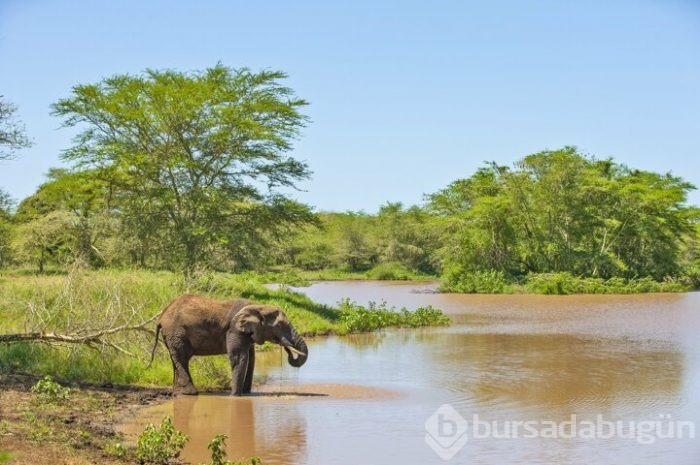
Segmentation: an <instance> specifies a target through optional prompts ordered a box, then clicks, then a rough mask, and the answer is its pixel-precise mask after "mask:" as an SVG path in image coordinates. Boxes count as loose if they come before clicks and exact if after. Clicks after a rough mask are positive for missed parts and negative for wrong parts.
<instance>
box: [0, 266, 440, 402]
mask: <svg viewBox="0 0 700 465" xmlns="http://www.w3.org/2000/svg"><path fill="white" fill-rule="evenodd" d="M264 282H265V279H264V277H261V276H260V275H257V274H253V273H244V274H239V275H231V274H224V273H206V274H201V275H199V276H195V277H190V278H188V279H185V278H183V277H182V275H178V274H175V273H171V272H150V271H141V270H138V271H134V270H131V271H122V270H98V271H89V270H79V269H78V270H72V271H71V272H68V273H66V274H54V275H26V274H22V273H4V274H0V316H2V318H0V334H12V333H24V332H29V331H31V332H55V333H58V334H74V335H75V334H86V333H87V334H91V333H95V332H99V331H101V330H105V329H110V328H119V327H124V326H129V325H134V324H135V323H138V322H142V321H148V320H150V319H151V318H153V317H154V316H156V315H158V314H159V313H160V311H161V310H162V309H163V308H164V307H165V305H167V303H168V302H170V301H171V300H172V299H173V298H175V297H177V296H179V295H182V294H185V293H197V294H203V295H208V296H210V297H214V298H222V299H233V298H237V297H242V298H247V299H250V300H253V301H256V302H261V303H266V304H272V305H277V306H279V307H281V308H282V309H283V310H284V311H285V313H286V314H287V316H288V318H289V319H290V321H291V322H292V323H293V324H294V325H295V327H296V328H297V330H298V331H299V333H301V334H303V335H304V336H305V337H313V336H316V335H327V334H337V335H343V334H348V333H352V332H361V331H373V330H376V329H381V328H387V327H418V326H433V325H446V324H449V319H448V318H447V317H446V316H445V315H443V314H442V312H441V311H439V310H437V309H434V308H432V307H426V308H418V309H416V310H414V311H411V312H409V311H407V310H402V311H393V309H390V308H388V307H386V306H384V305H375V306H368V307H364V306H361V305H357V304H355V303H353V302H350V301H348V300H345V301H342V302H341V303H339V304H338V305H337V306H329V305H322V304H318V303H315V302H313V301H312V300H311V299H310V298H308V297H306V296H305V295H303V294H300V293H296V292H292V291H290V290H289V289H287V288H285V287H283V288H280V289H269V288H266V287H265V286H264V284H263V283H264ZM154 327H155V322H150V323H148V324H147V325H145V326H144V327H143V328H139V330H137V331H132V332H129V333H126V332H124V331H121V332H116V333H115V334H108V335H106V336H105V337H104V341H105V343H106V344H104V345H103V346H100V347H95V346H94V345H93V346H90V345H89V344H63V345H61V346H57V345H56V344H53V345H47V344H36V343H31V342H16V343H12V344H4V345H3V344H0V372H4V373H10V372H14V371H17V370H19V371H23V372H28V373H32V374H36V375H47V374H48V375H52V376H54V377H56V378H59V379H66V380H70V381H80V382H94V383H105V382H109V383H113V384H128V385H139V386H169V385H170V383H171V381H172V366H171V362H170V359H169V357H168V354H167V352H166V350H165V348H164V347H162V344H160V345H159V347H158V349H157V351H156V359H155V362H154V364H153V366H152V367H151V368H147V364H148V358H149V356H150V349H151V347H152V346H153V337H154V336H153V328H154ZM97 349H99V350H97ZM261 349H262V350H265V349H268V350H276V347H275V346H271V345H267V346H263V347H261ZM191 370H192V374H193V376H194V378H195V379H197V384H198V386H200V387H201V388H204V389H207V388H209V389H225V388H227V387H228V384H229V381H230V367H229V363H228V361H227V360H226V358H225V357H197V358H195V359H194V361H193V364H192V366H191Z"/></svg>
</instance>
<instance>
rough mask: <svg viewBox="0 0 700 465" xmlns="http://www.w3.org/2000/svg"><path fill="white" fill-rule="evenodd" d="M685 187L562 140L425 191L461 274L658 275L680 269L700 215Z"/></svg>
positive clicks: (677, 179)
mask: <svg viewBox="0 0 700 465" xmlns="http://www.w3.org/2000/svg"><path fill="white" fill-rule="evenodd" d="M691 189H694V186H692V185H691V184H690V183H688V182H686V181H684V180H683V179H681V178H680V177H677V176H673V175H671V174H657V173H652V172H648V171H641V170H635V169H630V168H628V167H626V166H624V165H620V164H617V163H614V162H613V161H612V160H597V159H594V158H592V157H587V156H584V155H582V154H580V153H578V152H577V151H576V149H575V148H573V147H565V148H563V149H561V150H555V151H543V152H539V153H536V154H533V155H529V156H527V157H525V158H523V159H522V160H520V161H518V162H517V163H516V164H515V166H514V167H513V168H508V167H505V166H499V165H497V164H495V163H490V164H487V165H486V166H485V167H483V168H481V169H479V170H478V171H477V172H476V173H475V174H474V175H472V176H471V177H469V178H466V179H460V180H457V181H455V182H453V183H452V184H451V185H450V186H448V187H447V188H446V189H444V190H442V191H440V192H437V193H436V194H433V195H431V196H429V207H430V208H431V210H432V211H434V212H435V213H437V214H439V215H441V216H443V217H444V218H446V219H449V221H450V223H451V225H452V227H453V228H454V230H455V231H456V234H455V235H454V236H453V240H452V241H450V243H449V245H448V246H447V247H448V248H449V252H448V253H447V254H446V255H447V256H448V257H449V262H450V263H451V264H452V266H456V267H458V268H459V269H461V270H463V271H464V272H469V271H478V270H497V271H502V272H504V273H507V274H510V275H522V274H526V273H533V272H534V273H542V272H559V271H568V272H572V273H574V274H577V275H580V276H592V277H604V278H605V277H613V276H620V277H636V276H649V277H653V278H656V279H663V278H664V277H666V276H672V275H675V274H676V273H678V271H679V266H680V265H679V264H680V260H679V255H680V254H681V252H682V250H683V243H684V240H685V239H687V237H688V236H689V235H691V234H693V228H694V223H695V222H696V221H697V219H698V217H699V215H698V209H697V208H694V207H690V206H688V205H687V204H686V200H687V193H688V192H689V191H690V190H691Z"/></svg>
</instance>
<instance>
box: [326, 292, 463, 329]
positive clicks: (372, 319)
mask: <svg viewBox="0 0 700 465" xmlns="http://www.w3.org/2000/svg"><path fill="white" fill-rule="evenodd" d="M338 308H339V310H340V323H341V324H342V325H344V327H345V329H346V331H347V332H368V331H375V330H378V329H383V328H388V327H413V328H415V327H419V326H449V325H450V319H449V318H448V317H447V316H446V315H444V314H443V313H442V311H440V310H437V309H435V308H433V307H431V306H428V307H420V308H418V309H416V310H414V311H410V310H407V309H406V308H403V309H401V310H400V311H395V310H394V309H391V308H388V307H387V304H386V302H381V303H380V304H377V303H375V302H370V304H369V306H367V307H363V306H361V305H358V304H357V303H355V302H352V301H350V299H344V300H341V301H340V302H339V303H338Z"/></svg>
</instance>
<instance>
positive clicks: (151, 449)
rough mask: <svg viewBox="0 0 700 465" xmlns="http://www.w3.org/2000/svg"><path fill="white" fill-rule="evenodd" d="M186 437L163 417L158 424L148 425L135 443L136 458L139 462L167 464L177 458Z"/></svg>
mask: <svg viewBox="0 0 700 465" xmlns="http://www.w3.org/2000/svg"><path fill="white" fill-rule="evenodd" d="M188 439H189V438H188V437H187V436H186V435H184V434H183V433H182V432H181V431H178V430H177V429H175V427H174V426H173V422H172V420H171V419H170V417H165V418H164V419H163V421H162V422H161V424H160V426H155V425H148V426H146V429H145V430H144V431H143V433H141V435H140V436H139V439H138V441H137V443H136V458H137V459H138V461H139V463H140V464H142V465H143V464H153V465H167V464H169V463H171V462H172V461H173V459H175V458H177V457H178V456H179V455H180V452H182V449H183V448H184V447H185V444H186V443H187V441H188Z"/></svg>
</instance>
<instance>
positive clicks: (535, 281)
mask: <svg viewBox="0 0 700 465" xmlns="http://www.w3.org/2000/svg"><path fill="white" fill-rule="evenodd" d="M523 290H525V291H526V292H531V293H534V294H636V293H645V292H685V291H688V290H690V286H688V285H687V284H684V283H682V282H679V281H677V280H667V281H663V282H659V281H656V280H654V279H652V278H648V277H647V278H637V279H625V278H609V279H603V278H581V277H577V276H573V275H572V274H571V273H542V274H532V275H529V276H528V277H527V280H526V281H525V284H524V286H523Z"/></svg>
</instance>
